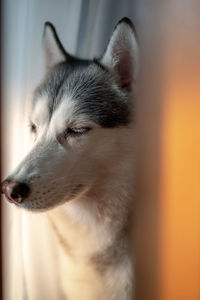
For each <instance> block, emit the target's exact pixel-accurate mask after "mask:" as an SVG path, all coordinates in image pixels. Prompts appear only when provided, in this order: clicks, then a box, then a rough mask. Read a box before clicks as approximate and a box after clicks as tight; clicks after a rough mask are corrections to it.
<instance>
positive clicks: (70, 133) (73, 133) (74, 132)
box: [57, 127, 92, 144]
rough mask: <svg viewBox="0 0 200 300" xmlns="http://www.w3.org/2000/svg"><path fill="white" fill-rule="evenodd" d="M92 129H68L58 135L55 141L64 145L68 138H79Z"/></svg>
mask: <svg viewBox="0 0 200 300" xmlns="http://www.w3.org/2000/svg"><path fill="white" fill-rule="evenodd" d="M91 129H92V128H89V127H80V128H75V127H73V128H72V127H68V128H66V129H65V131H64V132H63V133H62V134H60V135H59V136H58V137H57V139H58V141H59V143H61V144H64V142H65V140H66V139H67V138H69V137H74V138H75V137H79V136H81V135H84V134H86V133H87V132H88V131H90V130H91Z"/></svg>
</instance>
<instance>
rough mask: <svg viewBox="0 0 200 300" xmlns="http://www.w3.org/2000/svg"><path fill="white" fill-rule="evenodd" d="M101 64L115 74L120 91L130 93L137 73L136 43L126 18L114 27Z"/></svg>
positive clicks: (132, 28) (131, 25)
mask: <svg viewBox="0 0 200 300" xmlns="http://www.w3.org/2000/svg"><path fill="white" fill-rule="evenodd" d="M101 63H102V64H103V65H104V66H105V67H107V68H108V69H109V70H111V71H112V72H114V73H115V74H116V76H117V80H118V83H119V85H120V87H121V88H122V89H124V90H126V91H127V92H131V90H132V88H133V85H134V81H135V79H136V76H137V72H138V43H137V38H136V32H135V28H134V25H133V24H132V22H131V21H130V20H129V19H128V18H123V19H122V20H120V21H119V22H118V24H117V25H116V27H115V29H114V31H113V34H112V36H111V39H110V41H109V43H108V46H107V49H106V51H105V53H104V55H103V57H102V58H101Z"/></svg>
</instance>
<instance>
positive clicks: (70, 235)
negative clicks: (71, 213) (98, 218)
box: [51, 211, 131, 300]
mask: <svg viewBox="0 0 200 300" xmlns="http://www.w3.org/2000/svg"><path fill="white" fill-rule="evenodd" d="M51 225H52V228H53V230H54V233H55V237H56V240H57V242H58V244H59V248H60V250H59V251H60V254H61V255H59V258H61V259H60V262H59V265H60V270H61V276H60V281H61V285H62V289H63V290H64V291H65V294H66V295H67V297H68V298H67V300H111V299H113V300H114V299H115V300H121V299H123V300H127V299H129V298H128V294H129V291H128V290H129V284H130V282H131V279H130V278H131V271H130V272H129V271H128V272H127V270H130V269H131V267H130V265H129V260H128V257H127V260H125V261H124V263H123V262H122V263H121V264H120V265H115V264H114V265H113V264H112V265H111V264H110V265H109V262H108V264H106V268H105V265H104V266H102V265H101V260H98V264H96V261H95V260H93V257H95V254H96V253H98V254H99V253H100V254H101V252H103V251H104V249H105V248H106V246H107V244H110V243H111V244H112V234H111V232H110V231H109V230H108V228H104V226H101V225H99V226H98V224H92V223H91V226H90V227H89V228H87V226H86V227H85V226H84V225H82V226H81V225H80V224H78V223H76V222H71V221H70V220H69V219H68V218H66V217H65V215H63V214H62V213H61V212H60V211H57V212H56V214H54V217H53V218H51ZM92 225H93V226H95V227H93V226H92Z"/></svg>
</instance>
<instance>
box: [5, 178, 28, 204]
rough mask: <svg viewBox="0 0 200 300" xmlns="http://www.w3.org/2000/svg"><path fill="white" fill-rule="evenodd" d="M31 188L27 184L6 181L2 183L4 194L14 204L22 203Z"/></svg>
mask: <svg viewBox="0 0 200 300" xmlns="http://www.w3.org/2000/svg"><path fill="white" fill-rule="evenodd" d="M29 191H30V188H29V186H28V185H27V184H26V183H21V182H16V181H11V180H4V181H3V183H2V193H3V194H5V196H6V197H7V199H8V200H9V201H10V202H13V203H20V202H22V201H23V200H24V199H25V198H26V197H27V196H28V194H29Z"/></svg>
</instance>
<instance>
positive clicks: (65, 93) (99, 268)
mask: <svg viewBox="0 0 200 300" xmlns="http://www.w3.org/2000/svg"><path fill="white" fill-rule="evenodd" d="M43 44H44V52H45V61H46V74H45V77H44V79H43V81H42V83H41V84H40V85H39V86H38V87H37V88H36V90H35V92H34V96H33V100H32V109H31V113H30V131H31V134H32V135H33V136H34V142H33V145H32V149H31V150H30V152H29V153H28V155H27V156H26V157H25V158H24V159H23V161H22V162H21V163H20V164H19V165H18V167H17V168H16V169H15V170H14V171H13V172H12V173H11V174H10V175H9V176H8V177H7V178H6V179H5V180H4V182H3V183H2V192H3V193H4V194H5V196H6V197H7V199H8V200H9V201H10V202H11V203H14V204H15V205H16V206H17V207H20V208H25V209H27V210H31V211H36V212H40V211H45V212H46V213H47V214H48V216H49V221H50V224H51V226H52V228H53V230H54V232H55V234H56V235H57V239H58V242H59V243H62V246H63V247H64V251H65V253H66V270H65V273H66V291H67V299H68V300H71V299H73V300H79V299H81V300H100V299H101V300H130V299H132V297H133V293H134V283H133V281H134V276H133V263H132V256H131V252H132V251H131V247H130V242H129V233H130V223H131V211H132V201H133V198H134V169H135V155H134V153H135V151H134V149H135V144H136V141H135V140H136V138H135V103H134V94H135V83H136V77H137V72H138V43H137V38H136V32H135V28H134V25H133V24H132V22H131V21H130V20H129V19H128V18H123V19H122V20H120V21H119V22H118V24H117V25H116V27H115V29H114V31H113V33H112V35H111V38H110V41H109V42H108V45H107V48H106V50H105V52H104V54H103V55H102V57H100V58H98V59H97V58H95V59H93V60H88V59H80V58H77V57H75V56H73V55H71V54H69V53H68V52H67V51H66V50H65V49H64V47H63V45H62V43H61V42H60V39H59V38H58V35H57V32H56V30H55V28H54V26H53V25H52V24H51V23H49V22H47V23H45V26H44V35H43Z"/></svg>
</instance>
